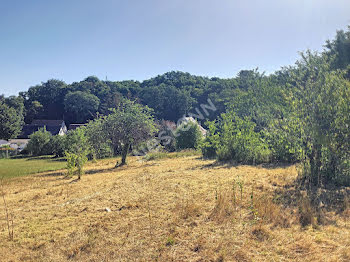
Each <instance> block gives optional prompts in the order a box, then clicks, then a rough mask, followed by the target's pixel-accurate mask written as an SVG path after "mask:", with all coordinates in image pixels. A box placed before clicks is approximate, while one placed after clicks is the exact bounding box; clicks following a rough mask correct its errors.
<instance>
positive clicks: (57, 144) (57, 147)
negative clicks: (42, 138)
mask: <svg viewBox="0 0 350 262" xmlns="http://www.w3.org/2000/svg"><path fill="white" fill-rule="evenodd" d="M66 147H67V145H66V136H59V135H56V136H52V137H51V139H50V141H49V143H48V144H47V149H46V151H47V152H49V154H50V155H55V156H57V157H63V156H64V152H65V150H66Z"/></svg>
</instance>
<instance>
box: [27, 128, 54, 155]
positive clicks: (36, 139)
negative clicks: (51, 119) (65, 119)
mask: <svg viewBox="0 0 350 262" xmlns="http://www.w3.org/2000/svg"><path fill="white" fill-rule="evenodd" d="M51 137H52V135H51V133H50V132H48V131H46V129H45V128H40V129H39V130H38V131H36V132H34V133H33V134H31V135H30V136H29V138H30V140H29V142H28V144H27V147H26V148H27V150H28V152H29V153H30V154H32V155H34V156H40V155H45V154H49V153H50V152H48V151H49V150H48V144H49V142H50V139H51Z"/></svg>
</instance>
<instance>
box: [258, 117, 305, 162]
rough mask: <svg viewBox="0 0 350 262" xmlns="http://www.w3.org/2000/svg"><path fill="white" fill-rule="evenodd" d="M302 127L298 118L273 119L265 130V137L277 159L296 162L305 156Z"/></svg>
mask: <svg viewBox="0 0 350 262" xmlns="http://www.w3.org/2000/svg"><path fill="white" fill-rule="evenodd" d="M302 130H303V129H302V127H301V126H300V121H298V119H296V118H289V119H282V120H275V121H273V122H272V123H271V124H270V126H269V128H268V129H267V130H265V131H264V135H265V138H266V140H267V142H268V144H269V146H270V149H271V151H272V158H273V159H274V160H277V161H282V162H289V163H294V162H296V161H300V160H302V158H303V155H304V150H303V141H302Z"/></svg>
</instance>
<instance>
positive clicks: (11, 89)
mask: <svg viewBox="0 0 350 262" xmlns="http://www.w3.org/2000/svg"><path fill="white" fill-rule="evenodd" d="M348 24H350V1H349V0H255V1H253V0H217V1H214V0H147V1H146V0H59V1H50V0H30V1H29V0H22V1H19V0H0V94H1V93H3V94H5V95H13V94H17V93H18V92H19V91H25V90H27V89H28V88H29V87H30V86H32V85H35V84H39V83H41V82H42V81H46V80H48V79H50V78H57V79H61V80H64V81H66V82H67V83H71V82H73V81H80V80H82V79H83V78H85V77H87V76H89V75H96V76H98V77H99V78H102V79H105V77H106V76H107V77H108V79H109V80H127V79H136V80H144V79H147V78H150V77H153V76H156V75H158V74H162V73H165V72H167V71H171V70H181V71H186V72H189V73H191V74H196V75H204V76H219V77H225V78H226V77H233V76H235V75H236V74H237V72H238V71H239V70H241V69H251V68H255V67H259V69H260V70H261V71H266V72H267V73H271V72H273V71H275V70H278V69H279V68H280V67H281V66H284V65H290V64H292V63H294V62H295V60H296V59H297V58H298V51H303V50H305V49H307V48H310V49H313V50H322V45H323V44H324V42H325V40H326V39H329V38H333V37H334V35H335V32H336V29H346V26H347V25H348Z"/></svg>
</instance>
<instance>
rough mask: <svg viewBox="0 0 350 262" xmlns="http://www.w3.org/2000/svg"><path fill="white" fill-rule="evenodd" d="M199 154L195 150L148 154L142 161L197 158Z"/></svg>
mask: <svg viewBox="0 0 350 262" xmlns="http://www.w3.org/2000/svg"><path fill="white" fill-rule="evenodd" d="M200 154H201V152H200V151H196V150H182V151H179V152H173V153H169V152H153V153H148V154H147V155H146V156H145V157H144V159H145V160H147V161H151V160H157V159H165V158H168V159H169V158H170V159H171V158H178V157H186V156H197V155H200Z"/></svg>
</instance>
